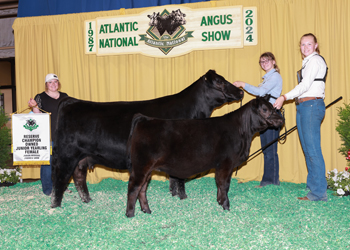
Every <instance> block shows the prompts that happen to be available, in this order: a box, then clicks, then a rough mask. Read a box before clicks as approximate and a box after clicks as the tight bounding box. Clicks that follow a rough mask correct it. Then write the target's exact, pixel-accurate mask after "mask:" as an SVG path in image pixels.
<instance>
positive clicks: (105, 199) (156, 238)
mask: <svg viewBox="0 0 350 250" xmlns="http://www.w3.org/2000/svg"><path fill="white" fill-rule="evenodd" d="M258 184H259V182H256V181H254V182H248V183H241V184H239V183H238V182H237V180H235V179H233V180H232V182H231V187H230V191H229V199H230V204H231V206H230V211H224V210H223V209H222V207H221V206H219V205H218V203H217V201H216V192H217V189H216V185H215V180H214V179H213V178H201V179H195V180H192V181H190V182H187V183H186V191H187V195H188V198H187V199H185V200H179V198H178V197H172V196H171V194H170V193H169V182H168V181H166V182H162V181H151V182H150V184H149V187H148V192H147V195H148V201H149V205H150V208H151V210H152V214H144V213H143V212H141V211H140V207H139V203H137V210H136V213H135V217H133V218H127V217H126V216H125V209H126V197H127V182H123V181H120V180H114V179H106V180H103V181H102V182H100V183H98V184H88V188H89V191H90V195H91V198H92V199H93V201H91V202H90V203H88V204H85V203H82V202H81V200H80V198H79V196H78V193H77V191H76V189H75V187H74V185H73V184H70V187H69V188H70V189H71V190H72V191H73V192H72V193H65V195H64V197H63V201H62V207H60V208H55V209H52V208H51V207H50V197H48V196H45V195H44V194H42V192H41V183H40V181H37V182H33V183H20V184H16V185H15V186H12V187H1V188H0V249H350V230H349V229H350V219H349V218H350V215H349V212H350V198H349V196H348V197H336V196H333V195H332V191H328V202H310V201H299V200H297V197H298V196H305V195H306V191H304V189H305V184H293V183H281V185H280V186H271V185H270V186H266V187H264V188H254V186H256V185H258Z"/></svg>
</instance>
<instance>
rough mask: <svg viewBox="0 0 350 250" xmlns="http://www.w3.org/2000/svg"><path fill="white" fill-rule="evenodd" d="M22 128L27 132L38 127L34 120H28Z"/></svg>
mask: <svg viewBox="0 0 350 250" xmlns="http://www.w3.org/2000/svg"><path fill="white" fill-rule="evenodd" d="M23 127H24V128H25V129H28V130H29V131H33V130H34V129H37V128H38V127H39V125H37V124H36V121H35V120H32V119H29V120H27V123H26V124H25V125H23Z"/></svg>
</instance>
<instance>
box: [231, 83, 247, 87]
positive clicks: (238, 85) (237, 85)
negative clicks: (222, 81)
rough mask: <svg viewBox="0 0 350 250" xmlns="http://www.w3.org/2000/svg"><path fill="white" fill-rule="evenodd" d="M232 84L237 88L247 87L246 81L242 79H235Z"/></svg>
mask: <svg viewBox="0 0 350 250" xmlns="http://www.w3.org/2000/svg"><path fill="white" fill-rule="evenodd" d="M232 84H233V85H234V86H235V87H237V88H244V87H245V82H241V81H235V82H234V83H232Z"/></svg>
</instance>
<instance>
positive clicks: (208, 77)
mask: <svg viewBox="0 0 350 250" xmlns="http://www.w3.org/2000/svg"><path fill="white" fill-rule="evenodd" d="M215 76H216V72H215V70H212V69H210V70H208V72H207V73H205V75H204V77H205V78H206V80H207V81H209V82H213V80H214V78H215Z"/></svg>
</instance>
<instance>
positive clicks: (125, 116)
mask: <svg viewBox="0 0 350 250" xmlns="http://www.w3.org/2000/svg"><path fill="white" fill-rule="evenodd" d="M242 97H243V91H242V90H240V89H238V88H236V87H235V86H233V85H232V84H231V83H229V82H228V81H226V80H225V78H224V77H222V76H221V75H218V74H217V73H216V72H215V71H214V70H209V71H208V72H207V73H206V74H205V75H203V76H201V77H200V78H199V79H198V80H197V81H196V82H194V83H193V84H191V85H190V86H189V87H187V88H186V89H184V90H183V91H181V92H179V93H177V94H174V95H169V96H165V97H161V98H157V99H153V100H147V101H135V102H105V103H98V102H89V101H82V100H77V99H74V98H67V99H65V100H63V101H62V102H61V103H60V106H59V110H58V123H57V134H56V138H57V141H56V142H55V145H54V149H53V162H52V177H53V194H52V197H51V206H52V207H57V206H60V205H61V201H62V197H63V193H64V190H65V189H66V186H67V184H68V182H69V179H70V178H71V176H72V175H73V179H74V183H75V186H76V188H77V190H78V193H79V196H80V198H81V199H82V201H83V202H89V201H90V200H91V199H90V195H89V191H88V188H87V185H86V174H87V168H88V167H90V168H92V167H93V166H94V165H95V164H101V165H104V166H106V167H110V168H115V169H127V164H126V143H127V141H128V137H129V133H130V127H131V120H132V117H133V116H134V114H136V113H142V114H145V115H148V116H153V117H158V118H164V119H185V118H186V119H197V118H205V117H209V116H210V115H211V113H212V112H213V110H214V109H215V108H217V107H220V106H221V105H223V104H225V103H228V102H232V101H235V100H239V99H242ZM170 183H171V187H172V194H173V195H179V197H180V198H181V199H184V198H186V193H185V187H184V180H177V179H175V180H174V179H173V178H170Z"/></svg>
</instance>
